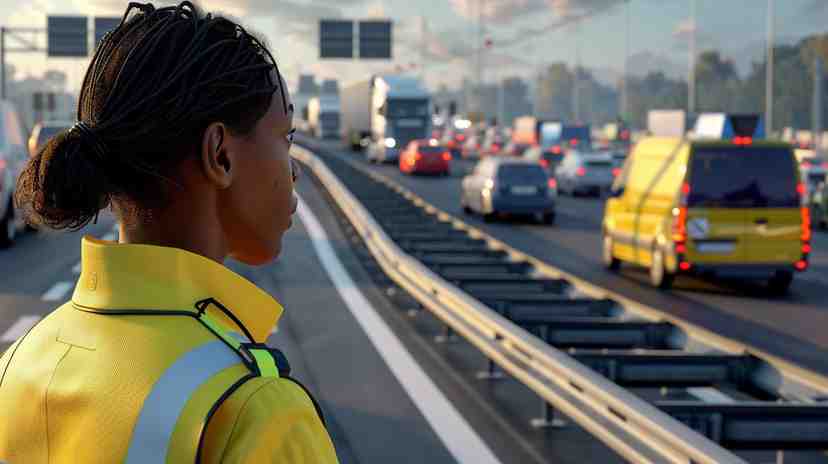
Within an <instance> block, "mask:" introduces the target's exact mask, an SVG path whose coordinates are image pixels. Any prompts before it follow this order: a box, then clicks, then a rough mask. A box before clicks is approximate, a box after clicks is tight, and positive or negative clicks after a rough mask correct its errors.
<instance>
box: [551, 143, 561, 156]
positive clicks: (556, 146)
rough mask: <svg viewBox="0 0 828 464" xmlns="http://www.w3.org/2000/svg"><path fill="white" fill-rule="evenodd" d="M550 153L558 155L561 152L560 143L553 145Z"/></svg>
mask: <svg viewBox="0 0 828 464" xmlns="http://www.w3.org/2000/svg"><path fill="white" fill-rule="evenodd" d="M552 153H553V154H555V155H560V154H561V146H560V145H555V146H554V147H552Z"/></svg>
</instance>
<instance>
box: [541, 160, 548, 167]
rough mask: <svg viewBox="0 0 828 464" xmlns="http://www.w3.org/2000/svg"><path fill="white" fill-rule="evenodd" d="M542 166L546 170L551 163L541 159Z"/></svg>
mask: <svg viewBox="0 0 828 464" xmlns="http://www.w3.org/2000/svg"><path fill="white" fill-rule="evenodd" d="M540 165H541V166H542V167H544V168H548V167H549V161H546V160H545V159H541V160H540Z"/></svg>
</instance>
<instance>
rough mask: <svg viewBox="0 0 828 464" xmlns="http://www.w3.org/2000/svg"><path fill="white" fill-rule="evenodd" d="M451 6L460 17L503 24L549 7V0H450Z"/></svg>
mask: <svg viewBox="0 0 828 464" xmlns="http://www.w3.org/2000/svg"><path fill="white" fill-rule="evenodd" d="M450 3H451V7H452V8H453V9H454V11H455V13H457V14H458V15H459V16H460V17H462V18H464V19H466V20H470V21H477V18H478V17H481V18H482V19H483V20H484V21H486V22H492V23H495V24H503V23H508V22H510V21H512V20H513V19H515V18H520V17H523V16H526V15H529V14H531V13H536V12H539V11H544V10H546V9H547V0H485V1H484V0H450Z"/></svg>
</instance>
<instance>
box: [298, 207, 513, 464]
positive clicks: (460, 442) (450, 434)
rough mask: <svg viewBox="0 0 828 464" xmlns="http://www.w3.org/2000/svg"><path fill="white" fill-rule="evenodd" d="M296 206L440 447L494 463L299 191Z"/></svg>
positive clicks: (460, 458)
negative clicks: (373, 301)
mask: <svg viewBox="0 0 828 464" xmlns="http://www.w3.org/2000/svg"><path fill="white" fill-rule="evenodd" d="M297 196H298V194H297ZM296 212H297V214H298V215H299V218H300V219H301V221H302V224H303V225H304V226H305V229H306V230H307V232H308V236H310V238H311V242H312V243H313V248H314V250H315V251H316V255H317V256H318V257H319V261H320V262H321V263H322V266H323V267H324V268H325V271H326V272H327V273H328V277H329V278H330V280H331V282H333V284H334V287H335V288H336V290H337V292H338V293H339V295H340V297H341V298H342V301H343V302H345V305H346V306H347V307H348V309H349V310H350V311H351V314H352V315H353V316H354V319H356V321H357V323H359V325H360V327H362V330H363V331H365V334H366V335H367V336H368V339H369V340H370V341H371V343H372V344H373V345H374V348H375V349H376V350H377V352H378V353H379V354H380V356H381V357H382V359H383V360H384V361H385V363H386V365H387V366H388V369H389V370H390V371H391V373H393V374H394V376H395V377H396V378H397V380H399V382H400V385H401V386H402V387H403V389H404V390H405V391H406V393H407V394H408V396H409V397H410V398H411V401H412V402H413V403H414V404H415V405H416V406H417V408H418V409H419V410H420V413H421V414H422V415H423V417H425V419H426V421H428V423H429V425H430V426H431V428H432V429H433V430H434V432H435V434H436V435H437V437H439V438H440V440H441V441H442V442H443V445H445V447H446V449H448V451H449V452H450V453H451V455H452V456H453V457H454V458H455V460H456V461H457V462H459V463H461V464H466V463H468V464H471V463H474V464H500V461H499V460H498V459H497V457H496V456H495V455H494V453H493V452H492V451H491V449H490V448H489V447H488V446H487V445H486V443H485V442H484V441H483V440H482V439H481V438H480V436H479V435H477V433H476V432H475V431H474V429H472V427H471V426H470V425H469V423H468V422H467V421H466V420H465V418H463V416H462V415H461V414H460V413H459V412H458V411H457V409H456V408H455V407H454V405H453V404H451V402H449V400H448V399H447V398H446V397H445V396H444V395H443V393H442V392H441V391H440V389H439V388H437V386H436V385H435V384H434V382H433V381H432V380H431V378H430V377H428V375H426V373H425V372H424V371H423V369H422V368H421V367H420V366H419V364H417V361H416V360H415V359H414V357H413V356H411V354H410V353H409V352H408V351H407V350H406V349H405V347H404V346H403V344H402V342H400V340H399V339H398V338H397V337H396V335H394V332H393V331H392V330H391V329H390V328H389V327H388V325H387V324H386V323H385V321H384V320H383V319H382V318H381V317H380V316H379V314H377V312H376V310H375V309H374V307H373V305H372V304H371V303H370V302H369V301H368V299H367V298H366V297H365V295H364V294H363V293H362V292H361V291H360V289H359V287H358V286H357V285H356V283H354V281H353V280H352V279H351V276H350V274H348V271H347V270H346V269H345V266H344V265H343V264H342V262H341V261H340V260H339V257H337V255H336V253H335V252H334V250H333V247H331V241H330V239H329V238H328V234H327V233H326V232H325V229H324V228H323V227H322V225H321V224H320V223H319V220H318V219H317V218H316V216H315V215H314V214H313V212H312V211H311V210H310V208H309V207H308V205H307V204H306V203H305V202H304V201H303V200H302V198H301V197H299V208H298V209H297V211H296Z"/></svg>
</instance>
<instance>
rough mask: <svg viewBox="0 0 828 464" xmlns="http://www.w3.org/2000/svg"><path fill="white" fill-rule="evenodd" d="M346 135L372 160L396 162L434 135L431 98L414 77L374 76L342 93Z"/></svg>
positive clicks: (354, 84)
mask: <svg viewBox="0 0 828 464" xmlns="http://www.w3.org/2000/svg"><path fill="white" fill-rule="evenodd" d="M342 129H343V130H342V134H343V137H344V142H345V144H346V145H347V146H349V147H351V148H352V149H355V150H365V153H366V157H367V158H368V160H369V161H372V162H374V161H377V162H394V161H397V159H398V158H399V154H400V151H401V150H402V149H404V148H405V146H406V145H408V143H409V142H411V141H412V140H417V139H425V138H428V137H429V135H430V133H431V95H430V94H429V92H428V90H426V89H425V88H424V87H423V86H422V84H421V83H420V82H419V80H417V79H416V78H413V77H408V76H399V75H374V76H371V77H369V78H367V79H364V80H361V81H358V82H354V83H352V84H351V85H349V86H347V87H345V88H344V89H343V90H342Z"/></svg>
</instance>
